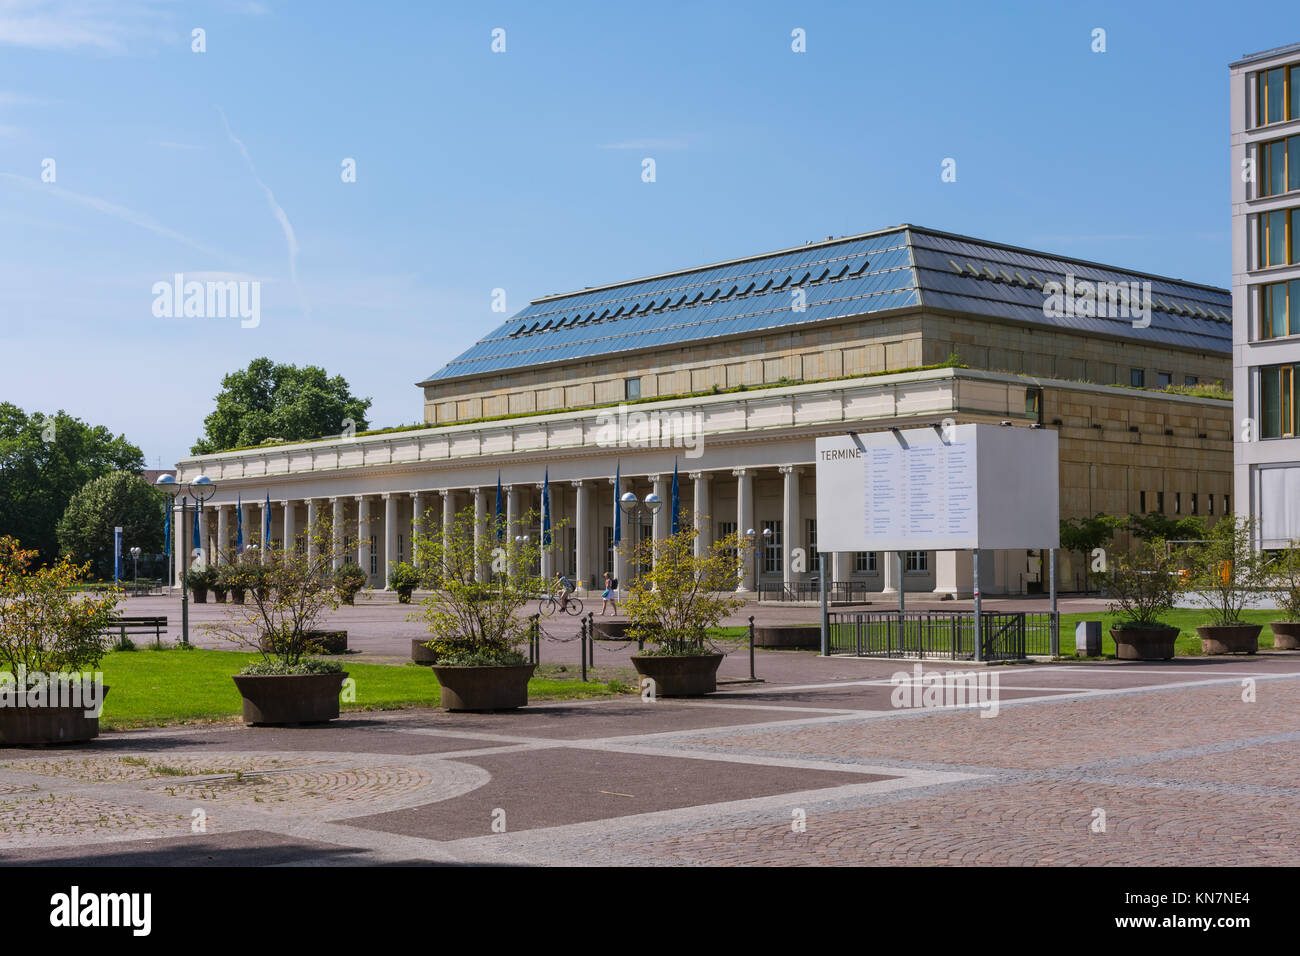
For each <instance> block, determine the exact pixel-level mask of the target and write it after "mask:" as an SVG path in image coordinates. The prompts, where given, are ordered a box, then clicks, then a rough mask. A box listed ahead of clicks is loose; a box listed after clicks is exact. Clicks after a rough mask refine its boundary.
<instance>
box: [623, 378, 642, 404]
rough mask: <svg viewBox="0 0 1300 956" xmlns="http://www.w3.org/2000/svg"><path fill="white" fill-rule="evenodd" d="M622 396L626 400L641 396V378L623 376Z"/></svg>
mask: <svg viewBox="0 0 1300 956" xmlns="http://www.w3.org/2000/svg"><path fill="white" fill-rule="evenodd" d="M623 397H624V398H625V399H627V400H628V401H632V399H634V398H640V397H641V379H639V378H625V379H624V380H623Z"/></svg>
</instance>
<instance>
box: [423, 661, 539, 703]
mask: <svg viewBox="0 0 1300 956" xmlns="http://www.w3.org/2000/svg"><path fill="white" fill-rule="evenodd" d="M535 670H537V665H536V664H509V665H506V666H503V667H446V666H443V665H440V664H434V665H433V673H434V676H436V677H437V678H438V683H439V684H441V685H442V708H443V710H457V711H458V710H514V709H515V708H517V707H523V706H525V705H526V704H527V703H528V681H529V678H531V677H532V676H533V671H535Z"/></svg>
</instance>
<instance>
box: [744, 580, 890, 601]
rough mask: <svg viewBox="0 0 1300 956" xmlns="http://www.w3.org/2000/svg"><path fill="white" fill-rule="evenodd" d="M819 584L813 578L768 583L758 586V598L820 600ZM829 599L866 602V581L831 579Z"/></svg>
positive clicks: (820, 590)
mask: <svg viewBox="0 0 1300 956" xmlns="http://www.w3.org/2000/svg"><path fill="white" fill-rule="evenodd" d="M821 599H822V589H821V584H820V582H818V581H817V580H816V579H815V578H814V579H813V580H811V581H799V582H798V583H796V584H783V583H769V584H760V585H759V586H758V600H759V601H760V602H763V601H820V600H821ZM829 600H831V601H835V602H838V603H841V604H855V603H857V604H865V603H866V602H867V583H866V582H865V581H833V582H831V586H830V595H829Z"/></svg>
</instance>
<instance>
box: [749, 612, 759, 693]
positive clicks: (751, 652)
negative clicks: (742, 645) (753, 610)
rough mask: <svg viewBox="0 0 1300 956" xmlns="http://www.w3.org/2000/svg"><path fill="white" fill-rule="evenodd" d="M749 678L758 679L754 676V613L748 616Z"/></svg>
mask: <svg viewBox="0 0 1300 956" xmlns="http://www.w3.org/2000/svg"><path fill="white" fill-rule="evenodd" d="M749 679H750V680H758V678H757V677H755V676H754V615H752V614H751V615H750V616H749Z"/></svg>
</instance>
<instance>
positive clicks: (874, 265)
mask: <svg viewBox="0 0 1300 956" xmlns="http://www.w3.org/2000/svg"><path fill="white" fill-rule="evenodd" d="M1067 275H1073V276H1074V277H1075V279H1076V280H1080V281H1082V280H1086V281H1090V282H1116V283H1117V282H1139V283H1141V282H1150V283H1151V299H1152V312H1151V325H1150V327H1149V328H1141V329H1138V328H1134V327H1133V324H1132V321H1131V320H1130V319H1128V318H1102V317H1095V316H1094V317H1089V316H1060V317H1051V316H1048V315H1046V314H1045V310H1044V302H1045V300H1046V296H1045V293H1044V292H1043V285H1044V283H1048V282H1053V281H1054V282H1058V283H1064V282H1065V281H1066V276H1067ZM796 290H802V293H803V302H802V305H803V309H802V311H797V310H796V308H795V305H796V302H797V299H796V297H795V295H794V293H795V291H796ZM919 305H924V306H926V307H927V308H933V309H945V310H951V311H956V312H965V313H970V314H974V315H984V316H991V317H997V318H1005V319H1012V320H1018V321H1023V322H1032V323H1035V324H1039V325H1047V326H1056V327H1061V328H1070V329H1074V330H1076V331H1083V332H1097V333H1102V334H1106V335H1114V336H1121V337H1126V338H1132V339H1135V340H1141V341H1145V342H1151V341H1155V342H1163V343H1166V344H1169V345H1175V346H1181V347H1184V348H1195V349H1202V350H1205V351H1211V352H1221V353H1224V354H1228V353H1230V352H1231V350H1232V297H1231V294H1230V293H1229V292H1228V291H1227V290H1226V289H1218V288H1214V287H1211V286H1202V285H1196V284H1193V283H1188V282H1181V281H1178V280H1176V279H1167V278H1162V277H1159V276H1150V275H1146V274H1143V273H1139V272H1132V271H1127V270H1121V269H1117V268H1114V267H1112V266H1103V265H1098V264H1096V263H1091V262H1086V261H1083V260H1078V259H1068V258H1065V257H1061V256H1054V255H1051V254H1049V253H1043V252H1034V251H1032V250H1027V249H1019V248H1016V247H1013V246H1005V245H1000V244H998V243H992V242H985V241H983V240H979V239H971V238H969V237H966V236H957V235H952V234H950V233H943V232H938V231H935V230H930V229H922V228H919V227H917V226H910V225H903V226H898V227H896V228H894V229H888V230H884V231H881V232H875V233H866V234H863V235H859V236H851V237H846V238H842V239H837V240H828V241H826V242H819V243H814V244H809V245H807V246H802V247H796V248H793V249H785V250H782V251H779V252H773V253H768V254H765V255H759V256H751V257H747V258H744V259H737V260H732V261H729V262H724V263H719V264H715V265H710V266H702V267H699V268H696V269H688V270H684V271H681V272H673V273H667V274H664V275H657V276H651V277H649V278H645V279H637V280H633V281H631V282H624V283H618V284H613V285H606V286H600V287H597V288H594V289H584V290H582V291H581V292H573V293H567V294H564V295H555V296H547V297H545V298H541V299H535V300H534V301H532V302H531V303H529V305H528V306H527V307H526V308H524V309H523V310H521V311H520V312H518V313H517V314H516V315H514V316H513V317H511V318H510V319H509V320H508V321H506V322H504V323H502V324H501V325H499V326H498V327H497V328H495V329H493V330H492V331H491V332H490V333H488V334H487V335H486V336H485V337H484V338H483V339H481V340H480V341H479V342H478V343H476V344H475V345H473V346H472V347H471V348H469V349H468V350H466V351H465V352H463V353H462V354H461V355H459V356H457V357H456V358H455V359H453V360H452V361H450V362H448V363H447V365H445V366H444V367H443V368H442V369H440V370H439V371H437V372H435V373H434V374H433V375H431V376H429V378H428V379H426V380H425V381H429V382H432V381H441V380H445V379H451V378H461V377H464V376H473V375H483V374H486V373H490V372H501V371H505V370H508V369H517V368H523V367H525V366H535V365H542V364H552V363H563V362H571V361H577V360H582V359H589V358H594V357H597V356H605V355H611V354H615V353H619V352H628V351H631V350H634V349H644V348H654V347H660V346H670V345H674V344H679V343H685V342H695V341H701V340H708V339H715V338H721V337H724V336H733V335H743V334H747V333H754V332H761V331H764V330H772V329H794V328H798V327H800V326H805V325H808V324H811V323H817V322H825V321H828V320H832V319H838V318H844V317H849V316H864V317H870V316H871V315H874V314H878V313H882V312H887V311H890V310H895V309H901V308H906V307H909V306H910V307H915V306H919ZM421 384H423V383H421Z"/></svg>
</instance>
